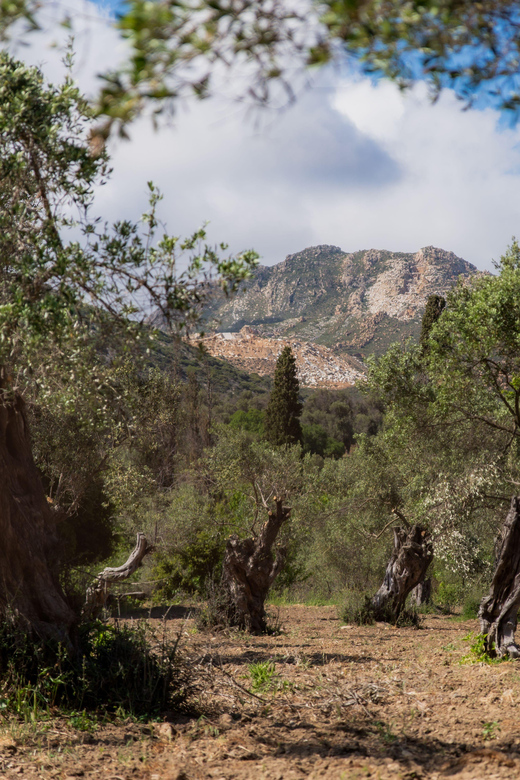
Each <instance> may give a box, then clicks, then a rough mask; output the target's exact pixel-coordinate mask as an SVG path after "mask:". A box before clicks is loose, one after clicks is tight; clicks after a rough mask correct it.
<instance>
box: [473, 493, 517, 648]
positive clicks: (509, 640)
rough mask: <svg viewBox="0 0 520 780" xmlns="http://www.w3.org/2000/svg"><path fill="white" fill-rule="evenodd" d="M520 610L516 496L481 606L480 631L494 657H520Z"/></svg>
mask: <svg viewBox="0 0 520 780" xmlns="http://www.w3.org/2000/svg"><path fill="white" fill-rule="evenodd" d="M519 607H520V496H513V497H512V499H511V506H510V508H509V512H508V513H507V517H506V519H505V523H504V525H503V528H502V531H501V532H500V535H499V538H498V539H497V543H496V559H495V572H494V574H493V581H492V583H491V588H490V591H489V595H487V596H484V598H483V599H482V602H481V604H480V609H479V613H478V615H479V618H480V631H481V633H482V634H484V635H485V636H486V649H487V651H488V653H490V654H496V655H498V656H504V655H506V654H507V655H509V656H510V658H518V657H519V656H520V648H519V647H518V645H517V644H516V643H515V630H516V623H517V614H518V608H519Z"/></svg>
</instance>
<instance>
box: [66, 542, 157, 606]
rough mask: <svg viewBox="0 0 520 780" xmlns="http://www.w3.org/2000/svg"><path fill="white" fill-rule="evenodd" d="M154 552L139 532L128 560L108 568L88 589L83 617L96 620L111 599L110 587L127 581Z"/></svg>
mask: <svg viewBox="0 0 520 780" xmlns="http://www.w3.org/2000/svg"><path fill="white" fill-rule="evenodd" d="M152 550H153V545H151V544H148V542H147V540H146V536H145V535H144V534H143V533H142V532H141V531H139V533H138V534H137V541H136V544H135V547H134V549H133V550H132V552H131V553H130V556H129V558H128V560H127V561H126V562H125V563H124V564H123V565H122V566H118V567H115V568H112V567H108V568H106V569H103V571H102V572H100V573H99V574H98V575H97V577H96V579H95V581H94V582H93V583H92V585H90V586H89V587H88V588H87V593H86V598H85V605H84V607H83V613H82V614H83V617H84V618H85V619H86V620H92V619H93V618H95V617H96V616H97V615H99V613H100V612H101V611H102V609H103V608H104V607H105V606H106V604H107V601H108V597H109V586H110V584H111V583H113V582H121V580H126V579H127V578H128V577H130V575H131V574H133V573H134V571H136V570H137V569H138V568H139V566H140V565H141V563H142V561H143V558H144V556H145V555H147V554H148V553H149V552H151V551H152Z"/></svg>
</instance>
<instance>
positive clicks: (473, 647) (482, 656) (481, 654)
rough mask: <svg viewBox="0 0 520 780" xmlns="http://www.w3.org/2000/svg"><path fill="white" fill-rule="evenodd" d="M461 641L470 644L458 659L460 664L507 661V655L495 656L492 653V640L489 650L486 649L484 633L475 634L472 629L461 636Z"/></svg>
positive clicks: (493, 645)
mask: <svg viewBox="0 0 520 780" xmlns="http://www.w3.org/2000/svg"><path fill="white" fill-rule="evenodd" d="M463 641H464V642H470V643H471V644H470V646H469V653H468V654H467V655H464V656H463V657H462V658H461V659H460V663H461V664H478V663H484V664H499V663H501V662H502V661H507V656H504V657H503V658H497V657H496V656H495V655H494V650H495V644H494V642H493V643H492V644H491V648H490V650H491V652H489V651H488V649H487V647H486V636H485V635H484V634H475V633H474V632H473V631H470V632H469V634H467V635H466V636H465V637H463Z"/></svg>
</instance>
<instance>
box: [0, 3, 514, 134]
mask: <svg viewBox="0 0 520 780" xmlns="http://www.w3.org/2000/svg"><path fill="white" fill-rule="evenodd" d="M38 5H39V4H38V3H37V2H35V1H34V0H16V2H4V3H1V4H0V40H2V39H4V40H5V39H6V38H7V37H8V36H9V34H10V32H11V30H12V25H13V23H14V22H18V26H17V28H16V29H17V30H18V31H19V30H20V21H24V22H25V24H26V26H28V27H29V29H35V28H37V20H38V15H37V9H38ZM115 24H116V27H117V28H118V30H119V31H120V34H121V36H122V37H123V38H124V39H125V40H126V41H127V43H128V45H129V49H130V54H129V56H128V58H127V60H126V61H125V62H124V63H123V64H122V65H121V67H118V68H116V69H114V70H112V71H110V72H108V73H105V74H104V75H103V87H102V89H101V91H100V95H99V100H98V103H97V111H98V112H99V114H100V115H101V116H103V117H104V119H103V122H102V123H101V124H100V125H99V127H98V133H99V135H100V136H105V137H106V136H107V135H108V133H110V132H111V130H112V129H113V128H118V129H119V131H120V132H122V133H125V127H126V126H127V125H128V123H130V122H131V121H132V120H133V119H135V118H136V117H137V116H138V115H139V114H140V113H142V111H143V110H144V109H145V108H146V107H147V106H150V105H153V107H154V108H153V110H154V112H155V113H156V114H158V113H161V112H162V111H164V109H165V108H166V107H169V108H171V107H172V106H173V105H174V104H175V101H176V100H177V99H178V98H181V97H184V96H187V95H195V96H196V97H198V98H204V97H207V96H208V95H211V94H213V93H214V92H215V91H219V90H221V89H222V87H223V85H224V84H225V83H226V77H225V73H226V71H227V70H229V69H230V68H234V69H235V70H236V72H237V73H239V74H240V77H239V78H238V79H237V80H235V95H234V96H235V97H237V98H239V99H241V100H243V101H247V102H253V103H260V104H265V103H268V102H271V103H272V102H275V103H276V102H279V100H280V96H282V101H283V102H287V100H292V99H294V96H295V94H296V91H297V89H298V86H299V85H301V82H302V79H303V81H305V79H306V77H307V76H306V74H308V72H309V68H313V67H316V66H321V65H324V64H327V63H329V62H331V61H335V62H338V61H339V62H341V61H342V60H343V59H344V58H345V57H347V58H349V59H350V60H351V61H354V62H355V63H356V64H357V66H358V67H359V68H360V69H361V70H362V71H363V72H365V73H368V74H373V75H374V76H376V77H377V76H384V77H387V78H390V79H392V80H394V81H395V82H396V83H397V84H398V85H399V86H400V87H403V88H406V87H408V86H410V85H411V84H413V83H414V82H416V81H419V80H422V81H425V82H426V83H427V85H428V87H429V90H430V93H431V95H432V97H433V98H435V97H437V96H438V95H439V93H440V92H441V90H442V89H443V88H446V87H449V88H451V89H453V90H454V92H455V94H456V95H457V96H458V97H459V98H460V99H461V100H463V102H464V104H465V105H466V106H470V105H474V104H478V105H492V106H494V107H496V108H498V109H500V110H510V111H512V112H514V116H516V114H517V111H518V107H519V104H520V73H519V56H520V36H519V35H518V28H519V25H520V12H519V10H518V4H517V3H516V2H513V0H484V1H483V2H478V3H475V2H471V0H349V1H348V2H338V1H337V0H307V2H304V3H302V4H300V3H291V2H288V0H274V2H273V0H260V2H256V3H250V2H247V0H233V2H231V3H228V2H221V0H216V2H214V1H213V0H211V2H208V0H192V1H190V2H188V3H186V2H181V1H180V0H160V1H158V2H146V1H145V0H129V2H127V3H125V6H124V8H123V10H122V12H121V13H120V14H119V16H118V17H117V19H116V21H115Z"/></svg>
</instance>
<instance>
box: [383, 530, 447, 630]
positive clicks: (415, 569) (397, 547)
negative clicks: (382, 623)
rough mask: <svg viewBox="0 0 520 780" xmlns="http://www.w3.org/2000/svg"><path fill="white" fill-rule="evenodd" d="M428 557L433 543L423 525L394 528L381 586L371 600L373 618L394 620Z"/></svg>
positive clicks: (419, 578)
mask: <svg viewBox="0 0 520 780" xmlns="http://www.w3.org/2000/svg"><path fill="white" fill-rule="evenodd" d="M432 558H433V546H432V543H431V540H430V535H429V533H428V532H427V531H426V530H425V529H424V528H421V526H419V525H414V526H413V527H412V528H410V529H409V530H405V529H403V528H394V551H393V553H392V557H391V558H390V560H389V562H388V565H387V567H386V572H385V576H384V579H383V582H382V584H381V587H380V588H379V590H378V591H377V593H376V595H375V596H374V597H373V598H372V601H371V607H372V610H373V613H374V617H375V618H376V620H386V621H389V622H395V621H396V620H397V618H398V617H399V615H400V614H401V612H402V610H403V607H404V605H405V601H406V597H407V596H408V594H409V593H410V591H411V590H412V589H413V588H415V587H416V585H418V584H419V583H420V582H422V580H423V579H424V576H425V574H426V571H427V569H428V566H429V565H430V563H431V562H432Z"/></svg>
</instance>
